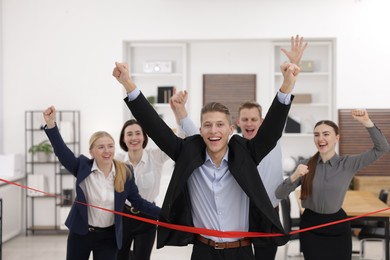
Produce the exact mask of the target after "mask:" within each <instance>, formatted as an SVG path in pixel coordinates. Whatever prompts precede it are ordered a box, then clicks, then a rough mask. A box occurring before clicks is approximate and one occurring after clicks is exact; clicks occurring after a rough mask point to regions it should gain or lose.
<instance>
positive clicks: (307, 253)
mask: <svg viewBox="0 0 390 260" xmlns="http://www.w3.org/2000/svg"><path fill="white" fill-rule="evenodd" d="M346 217H347V214H346V213H345V212H344V210H343V209H340V210H339V211H338V212H336V213H334V214H319V213H316V212H314V211H312V210H310V209H305V211H304V212H303V214H302V216H301V227H300V228H301V229H303V228H307V227H312V226H316V225H320V224H324V223H329V222H333V221H337V220H340V219H345V218H346ZM299 239H300V243H301V249H302V252H303V256H304V258H305V259H306V260H329V259H332V260H351V258H352V238H351V225H350V222H343V223H339V224H336V225H331V226H327V227H323V228H319V229H313V230H310V231H306V232H302V233H300V234H299Z"/></svg>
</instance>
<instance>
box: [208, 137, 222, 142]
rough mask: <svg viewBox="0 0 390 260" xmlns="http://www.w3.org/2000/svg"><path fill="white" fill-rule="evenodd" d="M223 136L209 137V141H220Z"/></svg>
mask: <svg viewBox="0 0 390 260" xmlns="http://www.w3.org/2000/svg"><path fill="white" fill-rule="evenodd" d="M221 139H222V138H221V137H210V138H209V141H210V142H218V141H220V140H221Z"/></svg>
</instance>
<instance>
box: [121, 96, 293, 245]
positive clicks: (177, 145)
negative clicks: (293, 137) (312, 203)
mask: <svg viewBox="0 0 390 260" xmlns="http://www.w3.org/2000/svg"><path fill="white" fill-rule="evenodd" d="M124 100H125V102H126V104H127V106H128V107H129V108H130V110H131V112H132V114H133V115H134V117H135V118H136V119H137V120H138V121H139V122H140V124H141V126H142V128H143V129H144V130H145V131H146V133H147V134H148V135H149V136H150V137H151V138H152V139H153V141H154V142H155V143H156V144H157V145H158V146H159V147H160V149H161V150H163V151H164V152H165V153H166V154H167V155H168V156H169V157H170V158H172V160H174V161H175V162H176V165H175V169H174V171H173V174H172V178H171V181H170V184H169V186H168V190H167V193H166V195H165V199H164V203H163V206H162V209H161V214H160V220H161V221H164V222H168V223H174V224H180V225H185V226H193V222H192V215H191V203H190V199H189V193H188V188H187V180H188V178H189V176H190V175H191V174H192V172H193V171H194V170H195V169H196V168H198V167H199V166H201V165H202V164H203V163H204V161H205V159H206V144H205V143H204V141H203V139H202V137H201V136H200V135H194V136H190V137H188V138H185V139H181V138H179V137H177V136H176V135H175V134H174V133H173V131H172V130H171V129H170V128H169V127H168V126H167V125H166V124H165V123H164V121H163V120H162V119H161V118H160V117H159V115H158V114H157V113H156V111H155V110H154V109H153V107H152V106H151V105H150V104H149V102H148V101H147V100H146V99H145V97H144V95H143V94H142V93H141V94H140V95H139V96H138V97H137V98H136V99H135V100H133V101H128V98H125V99H124ZM289 109H290V105H284V104H281V103H280V102H279V101H278V100H277V98H276V97H275V99H274V101H273V103H272V105H271V107H270V109H269V111H268V113H267V116H266V118H265V119H264V122H263V123H262V125H261V127H260V129H259V131H258V132H257V135H256V136H255V137H254V138H253V139H252V140H247V139H245V138H243V137H240V136H239V135H233V136H232V137H231V138H230V140H229V144H228V145H229V154H228V160H229V161H228V166H229V170H230V173H231V174H232V175H233V177H234V178H235V179H236V181H237V183H238V184H239V185H240V187H241V188H242V189H243V190H244V192H245V193H246V194H247V195H248V197H249V198H250V208H249V231H254V232H267V233H282V234H285V231H284V229H283V227H282V225H281V223H280V220H279V217H278V215H277V214H276V212H275V210H274V208H273V206H272V204H271V202H270V200H269V198H268V195H267V192H266V190H265V188H264V185H263V183H262V181H261V179H260V176H259V173H258V171H257V165H258V164H259V163H260V161H261V160H262V159H263V158H264V157H265V156H266V155H267V154H268V153H269V152H270V151H271V150H272V149H273V148H274V146H275V145H276V142H277V141H278V140H279V138H280V137H281V135H282V131H283V128H284V125H285V121H286V118H287V114H288V111H289ZM226 203H229V202H228V201H227V202H226ZM157 234H158V236H157V248H161V247H163V246H165V245H174V246H184V245H187V244H189V243H194V238H195V236H194V234H191V233H186V232H181V231H176V230H170V229H167V228H162V227H158V233H157ZM252 241H253V242H254V243H255V244H256V245H267V244H270V243H272V244H277V245H283V244H285V243H287V241H288V236H282V237H275V238H253V239H252Z"/></svg>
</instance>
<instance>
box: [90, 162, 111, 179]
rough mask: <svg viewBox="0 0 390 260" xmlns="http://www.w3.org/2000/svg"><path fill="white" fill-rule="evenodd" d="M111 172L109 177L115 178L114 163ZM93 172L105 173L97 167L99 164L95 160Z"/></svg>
mask: <svg viewBox="0 0 390 260" xmlns="http://www.w3.org/2000/svg"><path fill="white" fill-rule="evenodd" d="M111 169H112V170H111V172H110V174H109V175H112V176H115V165H114V162H112V167H111ZM91 172H101V173H103V172H102V171H101V170H100V169H99V167H98V166H97V163H96V160H93V164H92V168H91Z"/></svg>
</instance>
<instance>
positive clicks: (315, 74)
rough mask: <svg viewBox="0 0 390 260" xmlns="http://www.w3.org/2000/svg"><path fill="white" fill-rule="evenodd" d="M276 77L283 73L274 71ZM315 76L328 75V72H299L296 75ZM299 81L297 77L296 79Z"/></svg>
mask: <svg viewBox="0 0 390 260" xmlns="http://www.w3.org/2000/svg"><path fill="white" fill-rule="evenodd" d="M274 74H275V76H276V77H282V76H283V74H282V73H281V72H275V73H274ZM310 76H313V77H316V76H330V74H329V73H328V72H300V73H299V75H298V77H310ZM298 81H299V79H298Z"/></svg>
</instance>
